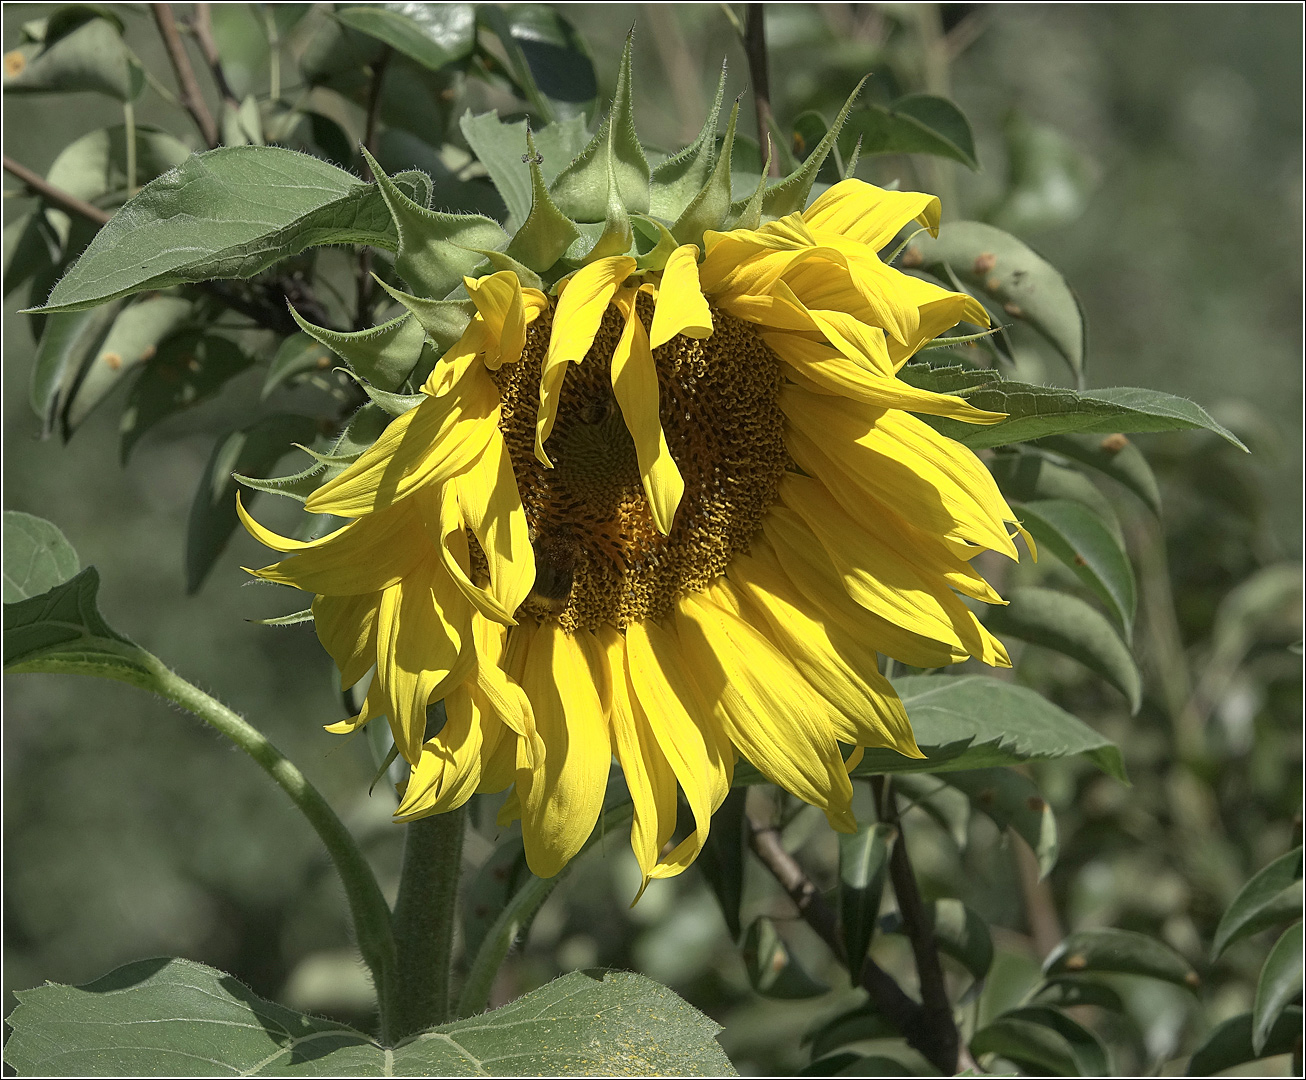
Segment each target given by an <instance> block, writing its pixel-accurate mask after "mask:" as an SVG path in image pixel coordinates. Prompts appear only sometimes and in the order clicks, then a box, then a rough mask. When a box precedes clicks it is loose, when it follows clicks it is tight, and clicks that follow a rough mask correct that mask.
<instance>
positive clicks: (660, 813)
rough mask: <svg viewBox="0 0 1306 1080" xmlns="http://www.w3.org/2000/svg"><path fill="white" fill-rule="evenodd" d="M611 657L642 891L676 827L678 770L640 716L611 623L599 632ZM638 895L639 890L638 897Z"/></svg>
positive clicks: (621, 642)
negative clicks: (633, 810) (675, 769)
mask: <svg viewBox="0 0 1306 1080" xmlns="http://www.w3.org/2000/svg"><path fill="white" fill-rule="evenodd" d="M595 636H596V637H597V638H598V640H599V644H600V645H601V646H602V648H603V651H604V653H605V654H606V657H607V664H608V670H609V672H610V673H611V676H612V708H611V711H610V715H609V718H608V722H609V724H610V725H611V728H612V748H613V751H614V752H615V754H616V757H617V762H618V764H619V765H620V766H621V771H622V773H623V774H624V775H625V777H626V787H627V788H628V789H629V791H630V799H631V803H632V804H633V805H634V808H635V813H634V817H633V819H632V821H631V826H630V846H631V849H632V850H633V851H634V852H635V861H636V862H638V863H639V869H640V873H641V875H642V876H643V881H642V882H641V884H640V889H639V894H640V895H643V892H644V889H645V888H647V887H648V883H649V880H650V879H651V877H652V874H653V869H654V867H655V866H656V865H657V862H658V857H659V855H660V854H661V852H662V849H663V848H664V847H665V846H666V843H667V841H668V840H670V839H671V834H672V833H673V832H675V829H676V776H675V773H674V772H672V769H671V765H670V763H669V762H668V761H667V759H666V755H664V754H663V753H662V750H661V748H660V747H659V746H658V743H657V740H656V738H654V735H653V732H652V730H651V728H650V727H649V725H648V723H647V721H646V720H644V719H643V718H642V717H639V716H638V714H637V712H636V709H637V707H638V706H637V703H636V701H635V694H634V689H633V688H632V687H631V685H630V677H629V674H628V673H627V670H626V639H625V638H624V637H623V636H622V635H621V634H620V633H618V632H617V630H616V629H615V628H614V627H612V626H603V627H600V628H599V630H598V631H597V632H596V635H595ZM635 899H636V900H638V899H639V896H636V897H635Z"/></svg>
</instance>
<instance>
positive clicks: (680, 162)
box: [649, 63, 729, 221]
mask: <svg viewBox="0 0 1306 1080" xmlns="http://www.w3.org/2000/svg"><path fill="white" fill-rule="evenodd" d="M725 92H726V65H725V64H724V63H723V64H722V65H721V79H720V81H719V82H718V83H717V88H716V100H714V101H713V102H712V109H711V111H710V112H709V113H708V114H707V122H706V123H705V124H704V125H703V129H702V130H701V131H700V132H699V133H698V138H697V139H695V140H694V141H693V142H692V143H690V144H689V145H688V146H686V147H685V148H684V149H683V150H682V151H680V153H678V154H674V155H673V156H671V157H669V158H667V160H666V161H664V162H662V163H661V164H660V165H658V166H657V168H655V169H654V170H653V178H652V183H651V186H650V188H649V213H651V214H653V215H655V216H656V217H660V218H666V219H667V220H668V221H675V220H676V219H677V218H678V217H680V216H681V215H683V214H684V212H685V208H686V207H687V206H689V204H690V203H691V202H693V201H694V199H695V197H696V196H698V195H699V194H700V193H701V192H702V190H703V188H704V187H705V186H706V185H707V183H708V181H709V180H710V179H711V177H712V170H713V167H714V166H715V165H716V159H717V148H716V125H717V119H718V118H719V117H720V115H721V101H722V99H723V97H724V96H725ZM727 179H729V177H728V176H727Z"/></svg>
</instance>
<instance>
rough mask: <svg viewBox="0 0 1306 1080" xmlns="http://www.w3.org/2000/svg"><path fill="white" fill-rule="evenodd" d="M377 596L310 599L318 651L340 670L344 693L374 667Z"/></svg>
mask: <svg viewBox="0 0 1306 1080" xmlns="http://www.w3.org/2000/svg"><path fill="white" fill-rule="evenodd" d="M380 603H381V595H380V593H359V594H357V595H355V596H316V597H314V598H313V625H314V627H315V628H316V629H317V638H318V640H319V641H320V642H322V647H323V648H324V649H326V651H327V652H328V653H329V654H330V656H331V659H332V660H334V661H335V662H336V667H338V668H339V669H340V689H341V690H347V689H349V687H351V686H353V685H354V683H356V682H358V680H359V679H361V678H362V677H363V676H364V675H366V674H367V670H368V668H370V667H371V666H372V665H373V664H375V663H376V612H377V608H378V607H379V606H380Z"/></svg>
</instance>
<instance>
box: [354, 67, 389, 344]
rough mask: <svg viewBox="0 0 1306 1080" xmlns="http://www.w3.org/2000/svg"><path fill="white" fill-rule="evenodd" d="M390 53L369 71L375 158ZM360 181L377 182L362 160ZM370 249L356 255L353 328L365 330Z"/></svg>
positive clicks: (366, 133)
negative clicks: (382, 92)
mask: <svg viewBox="0 0 1306 1080" xmlns="http://www.w3.org/2000/svg"><path fill="white" fill-rule="evenodd" d="M391 53H392V50H391V48H390V46H388V45H387V46H386V47H385V49H384V50H382V52H381V56H380V58H379V59H378V60H377V62H376V64H375V66H374V67H373V68H372V84H371V86H370V87H369V88H368V100H367V125H366V127H365V128H364V129H363V145H364V146H365V147H367V152H368V153H369V154H371V155H372V156H373V157H375V156H376V138H377V135H378V134H379V132H378V131H377V125H378V122H379V120H380V117H381V80H382V79H384V78H385V69H386V68H387V67H388V66H389V64H390V56H391ZM363 179H364V180H366V181H368V182H369V183H370V182H371V181H373V180H375V179H376V177H374V176H373V175H372V166H371V165H369V164H368V163H367V158H364V159H363ZM372 288H373V286H372V249H371V248H370V247H366V246H365V247H364V248H363V250H362V251H360V252H359V254H358V289H357V292H356V294H355V295H356V297H357V301H356V303H355V304H354V329H356V330H365V329H367V324H368V323H369V322H370V321H371V316H372Z"/></svg>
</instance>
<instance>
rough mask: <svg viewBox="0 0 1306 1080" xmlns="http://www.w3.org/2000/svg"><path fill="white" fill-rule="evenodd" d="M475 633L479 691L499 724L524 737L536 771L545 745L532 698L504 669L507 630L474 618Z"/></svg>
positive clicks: (528, 758) (528, 760)
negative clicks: (538, 728) (532, 704)
mask: <svg viewBox="0 0 1306 1080" xmlns="http://www.w3.org/2000/svg"><path fill="white" fill-rule="evenodd" d="M472 632H473V634H474V635H475V637H476V691H477V693H478V694H480V695H481V696H482V697H483V698H484V699H485V703H486V706H487V707H488V708H490V709H491V710H493V712H494V714H495V715H496V716H497V717H498V718H499V720H500V721H501V722H502V723H504V724H505V725H506V726H507V727H508V728H509V729H511V730H512V732H513V733H514V734H516V735H519V736H521V739H522V743H523V745H522V752H523V753H524V754H525V757H526V763H527V764H528V765H529V766H530V767H531V768H534V767H535V766H536V764H538V763H539V762H540V761H543V760H544V753H545V750H544V743H543V741H542V740H541V739H540V736H539V732H538V731H537V730H536V728H535V712H534V710H533V709H532V708H531V701H530V698H528V697H527V696H526V691H524V690H523V689H522V688H521V686H520V685H519V684H518V683H517V680H516V679H514V678H513V677H512V676H510V675H509V674H508V672H507V671H505V670H504V669H503V667H502V666H501V665H502V664H503V663H504V660H505V653H506V651H507V643H508V629H507V627H505V626H503V625H502V624H501V623H497V622H492V621H491V620H489V619H483V618H481V617H480V616H477V615H473V616H472ZM514 760H515V759H514ZM513 768H514V769H515V768H516V765H515V764H514V766H513Z"/></svg>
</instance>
